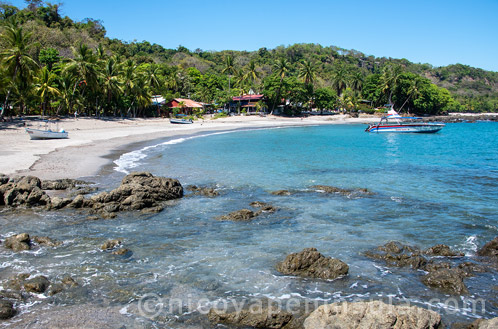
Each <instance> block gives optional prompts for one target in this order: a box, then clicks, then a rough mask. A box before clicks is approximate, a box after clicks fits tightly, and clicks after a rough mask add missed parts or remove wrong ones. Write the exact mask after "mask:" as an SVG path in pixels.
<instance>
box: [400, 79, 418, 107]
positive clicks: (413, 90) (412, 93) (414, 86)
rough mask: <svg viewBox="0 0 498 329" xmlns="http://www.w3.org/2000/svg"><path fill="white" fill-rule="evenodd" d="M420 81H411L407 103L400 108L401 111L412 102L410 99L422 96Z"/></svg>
mask: <svg viewBox="0 0 498 329" xmlns="http://www.w3.org/2000/svg"><path fill="white" fill-rule="evenodd" d="M419 88H420V79H417V78H415V79H413V80H411V81H410V87H409V88H408V97H407V98H406V99H405V102H404V103H403V105H401V107H400V108H399V111H401V110H402V109H403V107H404V106H405V105H406V103H407V102H408V101H409V100H410V98H415V97H417V96H418V95H420V91H419Z"/></svg>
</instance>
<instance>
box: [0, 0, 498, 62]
mask: <svg viewBox="0 0 498 329" xmlns="http://www.w3.org/2000/svg"><path fill="white" fill-rule="evenodd" d="M6 2H8V3H11V4H13V5H15V6H17V7H21V8H22V7H24V6H25V2H24V1H23V0H7V1H6ZM51 2H54V3H56V2H57V0H53V1H51ZM62 3H63V5H62V10H61V13H62V15H67V16H69V17H71V18H72V19H74V20H82V19H84V18H87V17H90V18H94V19H100V20H102V21H103V23H104V26H105V28H106V30H107V36H108V37H111V38H117V39H121V40H123V41H128V42H131V41H134V40H136V41H143V40H147V41H149V42H151V43H157V44H160V45H162V46H163V47H166V48H177V47H178V46H179V45H182V46H185V47H187V48H189V49H191V50H194V49H196V48H201V49H203V50H224V49H231V50H257V49H259V48H261V47H267V48H275V47H277V46H279V45H284V46H287V45H291V44H294V43H319V44H321V45H323V46H331V45H333V46H338V47H341V48H345V49H356V50H359V51H361V52H363V53H365V54H367V55H374V56H376V57H382V56H385V57H393V58H406V59H408V60H410V61H412V62H415V63H429V64H432V65H434V66H444V65H449V64H455V63H461V64H466V65H470V66H474V67H479V68H483V69H486V70H491V71H498V19H497V15H498V0H474V1H468V0H453V1H449V0H432V1H427V0H419V1H411V0H405V1H403V0H397V1H391V0H377V1H367V0H360V1H354V0H342V1H336V0H329V1H326V0H266V1H262V0H253V1H237V0H232V1H229V0H211V1H209V0H190V1H189V0H184V1H181V0H165V1H160V0H143V1H136V0H134V1H131V0H84V1H82V0H65V1H64V0H63V1H62Z"/></svg>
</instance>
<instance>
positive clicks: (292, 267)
mask: <svg viewBox="0 0 498 329" xmlns="http://www.w3.org/2000/svg"><path fill="white" fill-rule="evenodd" d="M276 268H277V271H279V272H281V273H283V274H291V275H297V276H301V277H309V278H320V279H336V278H338V277H341V276H344V275H347V274H348V271H349V266H348V265H347V264H346V263H344V262H343V261H341V260H339V259H336V258H331V257H325V256H323V255H322V254H321V253H319V252H318V251H317V249H316V248H306V249H304V250H303V251H301V252H298V253H293V254H290V255H288V256H287V257H286V258H285V260H283V261H282V262H279V263H278V264H277V266H276Z"/></svg>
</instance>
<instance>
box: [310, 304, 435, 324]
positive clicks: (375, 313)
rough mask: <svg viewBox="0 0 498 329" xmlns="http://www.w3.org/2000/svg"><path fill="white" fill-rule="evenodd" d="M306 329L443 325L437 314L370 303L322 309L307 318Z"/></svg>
mask: <svg viewBox="0 0 498 329" xmlns="http://www.w3.org/2000/svg"><path fill="white" fill-rule="evenodd" d="M304 328H305V329H319V328H324V329H325V328H334V329H343V328H344V329H349V328H376V329H436V328H442V324H441V316H440V315H439V314H438V313H436V312H434V311H430V310H426V309H423V308H420V307H416V306H404V305H398V306H395V305H389V304H385V303H383V302H381V301H370V302H354V303H349V302H343V303H333V304H329V305H322V306H320V307H319V308H317V309H316V310H315V311H313V312H312V313H311V314H310V316H309V317H308V318H306V320H305V321H304Z"/></svg>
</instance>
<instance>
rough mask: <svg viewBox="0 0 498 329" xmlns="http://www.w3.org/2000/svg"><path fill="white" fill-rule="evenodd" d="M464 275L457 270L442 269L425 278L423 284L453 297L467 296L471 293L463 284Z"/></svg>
mask: <svg viewBox="0 0 498 329" xmlns="http://www.w3.org/2000/svg"><path fill="white" fill-rule="evenodd" d="M462 275H463V273H462V272H461V271H459V270H457V269H448V268H440V269H437V270H435V271H432V272H429V274H427V275H426V276H424V277H423V278H422V283H423V284H425V285H426V286H428V287H432V288H436V289H439V290H442V291H444V292H446V293H450V294H453V295H465V294H468V293H469V291H468V290H467V287H466V286H465V284H464V283H463V277H462Z"/></svg>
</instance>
